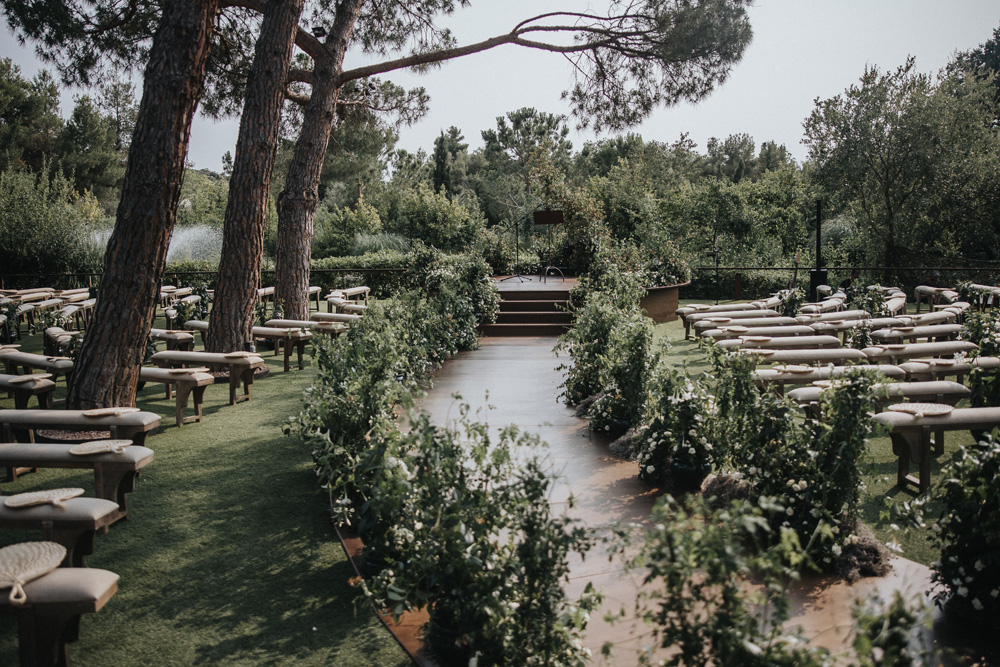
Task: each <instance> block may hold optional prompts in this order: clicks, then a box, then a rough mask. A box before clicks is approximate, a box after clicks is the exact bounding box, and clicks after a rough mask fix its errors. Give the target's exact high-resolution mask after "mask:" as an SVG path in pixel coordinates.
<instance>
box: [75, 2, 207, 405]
mask: <svg viewBox="0 0 1000 667" xmlns="http://www.w3.org/2000/svg"><path fill="white" fill-rule="evenodd" d="M218 9H219V4H218V1H217V0H208V1H205V0H169V1H167V2H165V3H164V6H163V15H162V17H161V19H160V25H159V27H158V29H157V31H156V34H155V36H154V37H153V46H152V50H151V51H150V55H149V62H148V63H147V65H146V71H145V75H144V84H143V94H142V102H141V103H140V106H139V114H138V118H137V120H136V127H135V133H134V135H133V138H132V145H131V147H130V149H129V160H128V166H127V168H126V171H125V181H124V184H123V188H122V198H121V202H120V203H119V205H118V213H117V220H116V222H115V229H114V232H113V233H112V235H111V238H110V240H109V241H108V248H107V251H106V252H105V256H104V277H103V278H102V280H101V284H100V292H99V294H98V297H97V304H96V305H95V308H94V317H93V321H92V322H91V324H90V326H89V327H88V328H87V335H86V338H85V339H84V343H83V346H82V347H81V349H80V354H79V356H78V357H77V360H76V367H75V369H74V372H73V376H72V378H71V383H70V389H69V394H68V395H67V405H68V406H69V407H71V408H94V407H110V406H131V405H134V404H135V392H136V384H137V383H138V379H139V366H140V365H141V364H142V358H143V354H144V352H145V348H146V340H147V338H148V336H149V330H150V328H151V327H152V324H153V318H154V316H155V313H156V305H157V303H158V301H159V296H160V284H161V280H162V277H163V271H164V267H165V266H166V257H167V247H168V246H169V244H170V235H171V233H172V232H173V227H174V221H175V219H176V213H177V200H178V196H179V195H180V189H181V180H182V178H183V175H184V160H185V157H186V155H187V147H188V139H189V137H190V131H191V119H192V117H193V116H194V112H195V109H196V108H197V106H198V101H199V99H200V98H201V93H202V88H203V85H204V79H205V65H206V63H207V62H208V56H209V53H210V50H211V49H210V47H211V39H212V32H213V29H214V25H215V19H216V15H217V13H218Z"/></svg>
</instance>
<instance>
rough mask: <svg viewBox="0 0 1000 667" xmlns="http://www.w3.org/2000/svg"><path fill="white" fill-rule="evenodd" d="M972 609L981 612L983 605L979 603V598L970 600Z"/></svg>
mask: <svg viewBox="0 0 1000 667" xmlns="http://www.w3.org/2000/svg"><path fill="white" fill-rule="evenodd" d="M972 607H973V608H974V609H975V610H976V611H982V610H983V603H982V602H980V601H979V598H972Z"/></svg>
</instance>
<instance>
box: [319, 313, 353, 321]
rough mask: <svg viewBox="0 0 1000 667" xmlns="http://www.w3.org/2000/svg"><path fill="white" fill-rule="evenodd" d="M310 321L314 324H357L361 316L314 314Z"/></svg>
mask: <svg viewBox="0 0 1000 667" xmlns="http://www.w3.org/2000/svg"><path fill="white" fill-rule="evenodd" d="M309 319H310V320H312V321H313V322H357V321H358V320H360V319H361V315H354V314H352V313H318V312H317V313H312V314H310V315H309Z"/></svg>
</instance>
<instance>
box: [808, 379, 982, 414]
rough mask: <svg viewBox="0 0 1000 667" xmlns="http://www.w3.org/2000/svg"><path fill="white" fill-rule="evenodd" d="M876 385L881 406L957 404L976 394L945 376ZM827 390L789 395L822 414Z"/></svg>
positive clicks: (818, 388)
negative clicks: (932, 379)
mask: <svg viewBox="0 0 1000 667" xmlns="http://www.w3.org/2000/svg"><path fill="white" fill-rule="evenodd" d="M875 389H876V391H877V392H878V407H879V409H880V410H881V409H883V408H884V407H885V406H886V405H889V404H891V403H900V402H902V401H906V400H908V401H910V402H912V403H944V404H946V405H950V406H952V407H954V406H955V405H957V404H958V402H959V401H960V400H962V399H963V398H968V397H969V396H970V395H971V394H972V390H970V389H969V388H968V387H966V386H965V385H961V384H959V383H957V382H946V381H944V380H936V381H930V382H890V383H877V384H876V385H875ZM825 390H826V387H799V388H798V389H793V390H791V391H790V392H788V397H789V398H790V399H792V400H793V401H795V402H796V403H798V404H799V405H800V406H801V407H803V408H804V409H805V411H806V414H808V415H810V416H811V417H813V418H818V417H819V397H820V394H821V393H822V392H823V391H825Z"/></svg>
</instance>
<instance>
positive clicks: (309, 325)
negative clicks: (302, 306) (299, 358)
mask: <svg viewBox="0 0 1000 667" xmlns="http://www.w3.org/2000/svg"><path fill="white" fill-rule="evenodd" d="M264 324H265V325H266V326H269V327H279V328H281V327H301V328H303V329H311V330H312V331H313V332H317V331H318V332H321V333H328V334H339V333H343V332H345V331H347V325H346V324H344V323H342V322H336V321H321V320H268V321H267V322H265V323H264Z"/></svg>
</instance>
